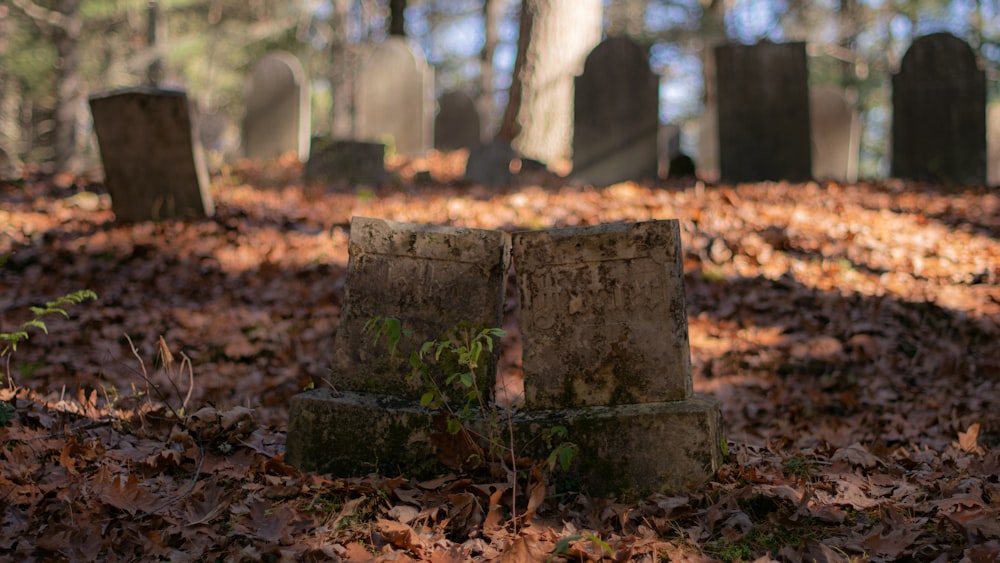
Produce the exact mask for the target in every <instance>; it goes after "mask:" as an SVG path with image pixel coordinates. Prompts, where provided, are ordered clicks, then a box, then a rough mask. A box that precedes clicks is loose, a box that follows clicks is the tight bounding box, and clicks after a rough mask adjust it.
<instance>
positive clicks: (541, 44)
mask: <svg viewBox="0 0 1000 563" xmlns="http://www.w3.org/2000/svg"><path fill="white" fill-rule="evenodd" d="M602 10H603V4H602V2H601V1H600V0H522V2H521V15H520V27H519V35H518V40H517V58H516V59H515V60H514V71H513V76H512V78H511V84H510V89H509V91H508V98H507V109H506V111H505V112H504V115H503V119H502V120H501V122H500V130H499V131H498V133H497V137H498V138H500V139H504V140H507V141H511V142H512V144H513V145H514V148H515V149H517V150H518V152H520V153H521V154H523V155H524V156H527V157H530V158H534V159H538V160H541V161H543V162H547V163H550V164H551V163H554V162H555V161H557V160H560V159H566V158H569V156H570V150H571V138H572V127H573V115H572V111H573V77H574V76H575V75H577V74H579V73H580V72H581V70H582V67H583V61H584V59H585V58H586V56H587V54H588V53H590V50H591V49H593V48H594V47H595V46H596V45H597V44H598V42H600V40H601V30H602V23H603V22H602V18H603V15H602Z"/></svg>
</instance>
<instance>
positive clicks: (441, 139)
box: [434, 90, 481, 150]
mask: <svg viewBox="0 0 1000 563" xmlns="http://www.w3.org/2000/svg"><path fill="white" fill-rule="evenodd" d="M480 133H481V129H480V119H479V110H478V109H476V103H475V102H474V101H473V100H472V98H471V97H469V95H468V94H466V93H465V92H462V91H459V90H453V91H451V92H445V93H444V94H442V95H441V98H440V99H438V113H437V117H436V118H434V148H436V149H441V150H454V149H464V148H468V147H471V146H473V145H477V144H479V143H480V141H481V139H480Z"/></svg>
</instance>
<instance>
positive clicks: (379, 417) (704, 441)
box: [285, 389, 725, 499]
mask: <svg viewBox="0 0 1000 563" xmlns="http://www.w3.org/2000/svg"><path fill="white" fill-rule="evenodd" d="M512 422H513V426H514V434H515V437H514V445H515V448H516V449H517V451H518V453H519V454H521V455H527V456H529V457H534V458H536V459H545V458H547V457H548V455H549V453H550V452H551V451H552V448H553V446H555V445H556V444H553V443H551V442H549V443H547V442H546V440H545V439H544V438H543V435H544V434H545V432H546V431H547V430H551V429H552V428H553V427H555V426H563V427H565V428H566V429H567V436H566V438H565V440H566V441H569V442H572V443H574V444H576V445H577V446H578V447H579V451H578V453H577V454H576V456H575V457H574V459H573V464H572V466H571V467H570V469H569V470H568V471H562V470H561V469H559V470H557V471H556V472H555V474H554V479H555V484H556V487H557V488H558V489H559V490H561V491H583V492H586V493H588V494H591V495H593V496H617V497H619V498H622V499H635V498H641V497H644V496H646V495H648V494H650V493H653V492H664V493H675V492H681V491H684V490H689V489H691V488H693V487H697V486H698V485H701V484H703V483H705V482H706V481H708V480H709V479H711V478H712V477H713V476H714V475H715V472H716V471H717V470H718V468H719V465H720V464H721V463H722V458H723V449H724V447H725V446H724V440H725V438H724V436H723V433H722V420H721V415H720V413H719V405H718V403H717V402H715V401H713V400H709V399H704V398H699V397H694V398H691V399H687V400H683V401H670V402H662V403H644V404H635V405H621V406H617V407H586V408H579V409H564V410H545V411H521V412H517V413H516V414H515V416H514V418H513V421H512ZM479 430H480V431H484V430H485V429H483V428H480V429H479ZM431 432H433V421H432V418H431V413H430V412H429V411H427V410H426V409H423V408H420V406H419V405H417V404H416V403H415V402H412V401H408V400H404V399H399V398H396V397H391V396H383V395H374V394H368V393H339V394H338V393H334V392H332V391H331V390H329V389H317V390H314V391H309V392H306V393H301V394H299V395H296V396H295V397H293V398H292V402H291V412H290V419H289V424H288V439H287V445H286V453H285V461H286V462H288V463H289V464H291V465H293V466H295V467H297V468H299V469H301V470H303V471H316V472H319V473H331V474H333V475H335V476H337V477H350V476H362V475H367V474H370V473H380V474H382V475H387V476H395V475H404V476H407V477H414V478H428V477H432V476H436V475H441V474H444V473H447V472H448V471H449V470H448V469H446V468H444V467H443V466H442V465H441V464H440V462H439V461H438V460H437V454H436V452H435V450H434V447H433V446H432V445H431V442H430V434H431ZM557 443H558V442H557Z"/></svg>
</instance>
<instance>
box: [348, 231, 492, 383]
mask: <svg viewBox="0 0 1000 563" xmlns="http://www.w3.org/2000/svg"><path fill="white" fill-rule="evenodd" d="M348 253H349V259H348V264H347V284H346V287H345V288H344V303H345V305H344V307H343V309H342V310H341V316H340V325H339V327H338V329H337V337H336V339H335V341H334V357H333V373H332V375H331V380H332V382H333V385H334V387H335V388H336V389H337V390H339V391H363V392H372V393H386V394H394V395H397V396H399V397H403V398H408V399H418V398H419V397H420V396H421V395H422V394H423V392H424V391H425V390H426V389H425V385H424V384H423V383H422V382H420V381H410V380H409V378H408V376H409V375H410V365H409V357H410V352H411V351H412V350H414V349H417V348H419V346H420V345H421V344H422V343H423V342H424V341H426V340H432V339H440V338H442V337H445V336H449V335H450V333H451V331H453V330H454V329H456V327H460V328H463V327H464V328H469V329H474V330H481V329H484V328H495V327H500V326H501V323H502V320H503V317H502V309H503V302H504V287H505V282H506V278H507V269H508V267H509V266H510V235H508V234H507V233H504V232H501V231H491V230H484V229H469V228H461V227H443V226H435V225H418V224H414V223H400V222H395V221H388V220H384V219H370V218H365V217H354V218H353V219H352V220H351V235H350V239H349V244H348ZM379 316H381V317H396V318H398V319H400V320H401V321H402V325H403V327H404V328H408V329H410V330H412V331H413V338H412V339H406V340H404V341H402V342H400V345H399V352H398V354H397V355H396V357H392V356H390V354H389V353H388V348H387V347H386V343H385V342H384V341H382V342H378V343H375V342H374V341H373V337H372V335H371V334H368V333H365V332H364V325H365V324H366V323H367V322H368V321H369V320H370V319H373V318H375V317H379ZM498 353H499V346H497V347H496V348H495V350H494V354H493V356H492V357H486V358H483V360H482V363H481V368H480V372H479V373H478V374H477V381H478V384H479V388H480V389H481V390H482V391H483V393H484V396H487V398H489V397H491V396H492V390H493V386H494V380H495V375H496V354H498ZM484 354H486V352H484Z"/></svg>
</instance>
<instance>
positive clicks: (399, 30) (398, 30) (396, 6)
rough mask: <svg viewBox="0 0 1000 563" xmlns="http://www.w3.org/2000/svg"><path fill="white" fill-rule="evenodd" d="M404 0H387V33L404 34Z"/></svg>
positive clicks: (402, 35) (403, 35) (401, 35)
mask: <svg viewBox="0 0 1000 563" xmlns="http://www.w3.org/2000/svg"><path fill="white" fill-rule="evenodd" d="M405 12H406V0H389V35H398V36H400V37H405V36H406V22H405V21H404V17H405Z"/></svg>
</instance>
